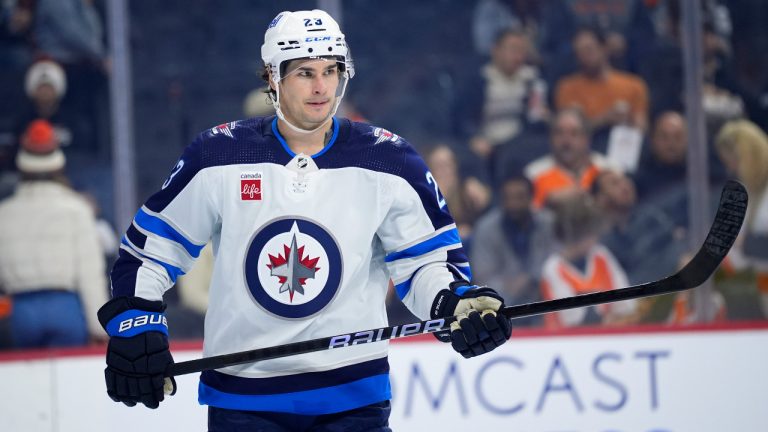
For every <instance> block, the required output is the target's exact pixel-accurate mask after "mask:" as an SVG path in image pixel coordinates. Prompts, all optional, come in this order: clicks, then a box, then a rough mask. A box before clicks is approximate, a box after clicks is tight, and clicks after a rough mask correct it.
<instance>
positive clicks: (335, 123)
mask: <svg viewBox="0 0 768 432" xmlns="http://www.w3.org/2000/svg"><path fill="white" fill-rule="evenodd" d="M332 121H333V134H332V135H331V139H330V141H328V144H326V145H325V147H323V149H322V150H320V151H319V152H317V153H315V154H313V155H312V156H311V158H312V159H314V158H316V157H320V156H322V155H323V154H324V153H325V152H327V151H328V150H330V149H331V147H333V145H334V144H335V143H336V138H338V137H339V121H338V120H336V117H333V119H332ZM272 133H273V134H274V135H275V138H277V140H278V141H279V142H280V145H281V146H283V149H284V150H285V151H286V153H288V154H289V155H290V156H291V157H292V158H293V157H295V156H296V153H294V152H293V150H291V148H290V147H288V143H287V142H285V138H283V136H282V135H281V134H280V130H279V129H277V117H275V118H274V120H272Z"/></svg>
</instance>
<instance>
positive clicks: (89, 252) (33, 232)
mask: <svg viewBox="0 0 768 432" xmlns="http://www.w3.org/2000/svg"><path fill="white" fill-rule="evenodd" d="M65 163H66V160H65V156H64V153H63V152H62V151H61V149H59V146H58V142H57V140H56V135H55V134H54V131H53V128H52V126H51V124H50V123H48V122H47V121H45V120H35V121H33V122H32V123H30V124H29V126H28V127H27V129H26V131H25V132H24V134H23V135H22V139H21V148H20V149H19V152H18V154H17V156H16V165H17V168H18V170H19V173H20V182H19V185H18V186H17V188H16V191H15V193H14V194H13V195H12V196H10V197H9V198H7V199H5V200H3V201H2V202H0V287H1V288H2V289H3V290H4V291H5V293H6V294H9V295H10V296H11V300H12V302H13V307H12V312H11V316H10V320H11V333H12V339H13V345H14V346H15V347H17V348H32V347H58V346H75V345H83V344H85V343H87V342H88V340H89V336H90V337H91V338H96V339H100V338H102V337H103V333H102V330H101V327H100V326H99V324H98V322H97V321H96V310H97V309H98V307H99V306H100V305H101V304H102V303H103V302H105V301H106V300H107V290H106V289H107V285H106V278H105V275H104V258H103V254H102V251H101V247H100V246H99V242H98V236H97V232H96V225H95V222H94V218H93V212H92V210H91V209H90V207H89V206H88V204H87V203H86V202H85V200H84V199H82V198H81V197H80V196H79V195H78V194H77V193H76V192H75V191H73V190H72V189H70V188H69V186H68V185H67V181H66V178H65V177H64V174H63V169H64V166H65Z"/></svg>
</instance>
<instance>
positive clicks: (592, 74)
mask: <svg viewBox="0 0 768 432" xmlns="http://www.w3.org/2000/svg"><path fill="white" fill-rule="evenodd" d="M573 50H574V52H575V54H576V60H577V62H578V64H579V71H578V72H576V73H574V74H572V75H568V76H566V77H565V78H563V79H562V80H560V82H559V83H558V85H557V90H556V94H555V107H556V108H557V109H563V108H567V107H577V108H579V109H581V110H582V111H584V114H585V115H586V117H587V119H588V120H589V122H590V124H591V126H592V127H593V128H594V129H595V130H598V129H603V128H609V127H611V126H615V125H619V124H627V125H630V126H634V127H636V128H639V129H640V130H645V128H646V126H647V124H648V88H647V87H646V85H645V82H644V81H643V80H642V79H641V78H640V77H638V76H635V75H632V74H628V73H625V72H619V71H616V70H614V69H613V68H612V67H611V64H610V62H609V59H608V54H607V50H606V44H605V37H604V36H603V35H602V33H601V32H600V31H599V30H597V29H592V28H586V27H585V28H582V29H580V30H579V31H577V32H576V34H575V35H574V37H573Z"/></svg>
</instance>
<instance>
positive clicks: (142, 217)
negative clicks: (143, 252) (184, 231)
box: [134, 209, 205, 258]
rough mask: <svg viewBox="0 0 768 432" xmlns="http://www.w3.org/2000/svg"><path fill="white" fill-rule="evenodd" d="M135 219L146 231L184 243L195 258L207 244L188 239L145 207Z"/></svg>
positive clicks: (185, 247)
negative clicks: (200, 244) (199, 243)
mask: <svg viewBox="0 0 768 432" xmlns="http://www.w3.org/2000/svg"><path fill="white" fill-rule="evenodd" d="M134 221H135V222H136V225H138V226H139V227H140V228H142V229H144V230H145V231H148V232H151V233H152V234H155V235H158V236H160V237H163V238H166V239H168V240H171V241H174V242H176V243H178V244H180V245H182V246H183V247H184V249H186V251H187V253H189V255H191V256H192V257H193V258H197V257H199V256H200V251H201V250H202V249H203V247H204V246H205V245H203V246H199V245H196V244H194V243H192V242H191V241H189V240H187V238H186V237H184V236H183V235H181V233H179V232H178V231H176V230H175V229H174V228H173V227H172V226H171V225H169V224H168V223H167V222H165V221H164V220H162V219H160V218H159V217H157V216H152V215H150V214H148V213H147V212H145V211H144V209H139V211H138V213H136V217H135V218H134Z"/></svg>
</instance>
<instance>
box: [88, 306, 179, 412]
mask: <svg viewBox="0 0 768 432" xmlns="http://www.w3.org/2000/svg"><path fill="white" fill-rule="evenodd" d="M164 311H165V304H163V302H160V301H150V300H146V299H143V298H140V297H115V298H113V299H112V300H110V301H108V302H107V303H106V304H105V305H104V306H102V307H101V309H99V312H98V316H99V322H100V323H101V325H102V327H104V329H105V330H106V331H107V333H108V334H109V336H110V338H109V345H108V346H107V368H106V369H105V370H104V378H105V379H106V383H107V394H108V395H109V397H110V398H112V400H114V401H115V402H122V403H124V404H126V405H128V406H134V405H136V404H137V403H143V404H144V405H145V406H147V407H148V408H157V407H158V406H159V405H160V402H161V401H162V400H163V399H164V398H165V395H166V394H169V395H173V394H174V393H176V381H175V380H174V379H173V378H165V376H164V372H165V368H166V367H167V366H168V365H169V364H172V363H173V357H172V356H171V352H170V351H169V350H168V324H167V322H166V320H165V315H164V314H163V312H164Z"/></svg>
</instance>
